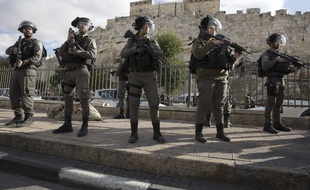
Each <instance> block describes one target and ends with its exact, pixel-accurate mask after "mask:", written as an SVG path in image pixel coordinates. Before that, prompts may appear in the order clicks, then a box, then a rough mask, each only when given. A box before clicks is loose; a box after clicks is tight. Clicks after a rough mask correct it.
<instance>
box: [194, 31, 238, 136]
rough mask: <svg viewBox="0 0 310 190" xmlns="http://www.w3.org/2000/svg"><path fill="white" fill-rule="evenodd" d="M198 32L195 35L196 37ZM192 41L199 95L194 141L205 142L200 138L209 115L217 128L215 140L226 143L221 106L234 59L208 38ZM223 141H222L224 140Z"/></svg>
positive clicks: (225, 94)
mask: <svg viewBox="0 0 310 190" xmlns="http://www.w3.org/2000/svg"><path fill="white" fill-rule="evenodd" d="M201 35H202V33H200V34H199V37H200V36H201ZM199 37H198V39H196V40H194V41H193V45H192V53H193V55H194V56H195V58H196V59H197V60H198V63H197V68H196V70H195V72H196V83H197V88H198V92H199V98H198V106H197V110H196V120H195V122H196V124H195V126H196V131H195V133H196V139H197V140H198V141H200V142H205V140H203V139H204V138H203V135H202V126H203V123H204V118H205V116H206V115H208V114H211V113H212V114H213V116H214V120H215V123H216V128H217V137H218V138H220V139H223V140H224V139H225V141H229V140H230V139H229V138H228V137H226V135H225V134H224V132H223V128H224V126H223V106H224V104H225V102H226V97H227V92H228V89H227V88H228V80H227V77H228V74H229V72H228V70H229V68H230V66H229V64H231V62H232V63H233V62H234V61H235V60H234V59H233V57H232V56H231V55H229V54H228V53H227V47H224V46H221V47H219V46H216V45H215V44H214V43H212V42H211V40H212V39H206V38H199ZM223 51H224V54H223V56H222V57H223V58H224V61H221V62H219V61H218V60H217V59H218V56H219V54H221V52H223ZM224 136H225V138H222V137H224Z"/></svg>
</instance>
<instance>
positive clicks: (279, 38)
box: [267, 33, 286, 46]
mask: <svg viewBox="0 0 310 190" xmlns="http://www.w3.org/2000/svg"><path fill="white" fill-rule="evenodd" d="M276 41H277V42H279V45H280V46H285V45H286V38H285V36H283V35H282V34H277V33H273V34H272V35H270V36H269V37H268V38H267V44H270V43H274V42H276Z"/></svg>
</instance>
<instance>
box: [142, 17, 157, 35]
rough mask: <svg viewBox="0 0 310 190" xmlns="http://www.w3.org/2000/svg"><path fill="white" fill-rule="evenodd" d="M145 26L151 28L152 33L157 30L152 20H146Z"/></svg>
mask: <svg viewBox="0 0 310 190" xmlns="http://www.w3.org/2000/svg"><path fill="white" fill-rule="evenodd" d="M144 26H148V27H149V28H150V32H152V31H154V30H155V24H154V22H153V21H152V20H151V19H146V20H145V24H144Z"/></svg>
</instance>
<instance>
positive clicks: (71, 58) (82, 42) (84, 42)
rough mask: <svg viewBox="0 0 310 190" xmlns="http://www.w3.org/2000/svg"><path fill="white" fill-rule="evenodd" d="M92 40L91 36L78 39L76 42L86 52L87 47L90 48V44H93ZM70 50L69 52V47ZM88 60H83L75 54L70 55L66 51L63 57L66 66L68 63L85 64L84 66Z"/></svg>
mask: <svg viewBox="0 0 310 190" xmlns="http://www.w3.org/2000/svg"><path fill="white" fill-rule="evenodd" d="M91 40H92V38H91V37H89V36H84V37H83V38H80V37H76V39H75V41H76V42H77V43H78V45H79V46H80V47H81V48H82V49H84V50H86V49H87V47H88V46H89V44H90V42H91ZM68 50H69V47H68ZM86 60H87V59H85V58H82V57H80V56H78V55H75V54H69V52H68V51H65V52H64V53H63V55H62V60H61V61H62V62H63V63H64V64H66V63H70V62H71V63H72V62H73V63H83V64H86Z"/></svg>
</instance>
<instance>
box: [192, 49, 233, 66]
mask: <svg viewBox="0 0 310 190" xmlns="http://www.w3.org/2000/svg"><path fill="white" fill-rule="evenodd" d="M230 61H231V55H230V53H229V52H228V47H227V45H222V46H216V47H215V48H214V49H213V50H211V51H210V52H209V53H208V54H207V55H206V56H205V57H204V58H203V59H201V60H197V68H199V67H201V68H205V69H211V68H221V69H225V70H229V62H230Z"/></svg>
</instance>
